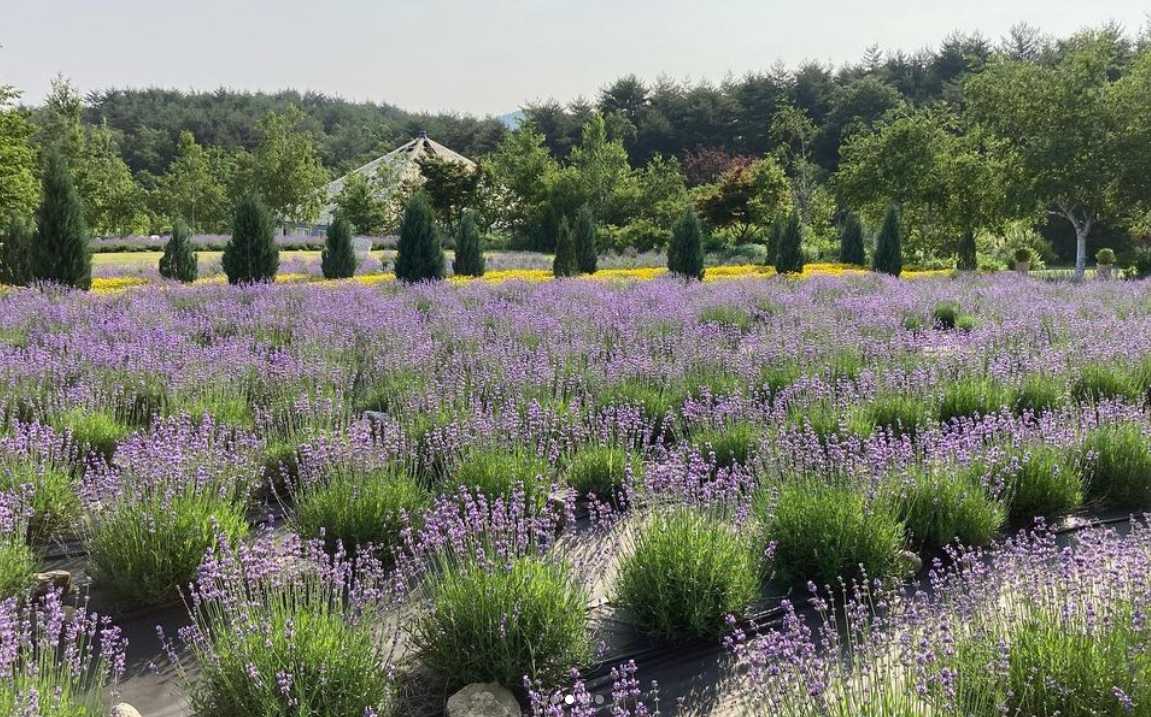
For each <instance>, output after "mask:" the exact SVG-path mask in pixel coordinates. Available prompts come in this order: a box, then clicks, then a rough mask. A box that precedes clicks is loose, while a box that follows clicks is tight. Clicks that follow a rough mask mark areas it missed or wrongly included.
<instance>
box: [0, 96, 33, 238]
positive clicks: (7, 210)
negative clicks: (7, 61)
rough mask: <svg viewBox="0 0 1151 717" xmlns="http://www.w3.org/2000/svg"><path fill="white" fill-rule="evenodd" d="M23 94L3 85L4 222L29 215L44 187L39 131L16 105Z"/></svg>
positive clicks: (0, 169)
mask: <svg viewBox="0 0 1151 717" xmlns="http://www.w3.org/2000/svg"><path fill="white" fill-rule="evenodd" d="M19 96H20V94H19V93H18V92H17V91H16V90H15V89H14V88H12V87H7V86H3V85H0V222H4V223H6V222H9V221H12V220H15V219H17V218H20V219H27V218H30V217H31V216H32V213H33V212H34V211H35V210H36V202H37V200H38V199H39V194H40V187H39V182H38V181H37V174H38V164H37V162H38V160H37V156H36V149H35V147H34V146H33V144H32V137H33V134H34V133H35V127H33V125H32V122H31V120H29V118H28V115H27V113H26V112H24V111H22V110H20V109H17V108H14V107H12V104H13V103H14V102H15V101H16V99H18V98H19Z"/></svg>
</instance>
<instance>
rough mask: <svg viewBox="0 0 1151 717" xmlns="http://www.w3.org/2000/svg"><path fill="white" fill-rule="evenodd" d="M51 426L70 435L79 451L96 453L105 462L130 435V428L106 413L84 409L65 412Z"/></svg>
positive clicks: (110, 458)
mask: <svg viewBox="0 0 1151 717" xmlns="http://www.w3.org/2000/svg"><path fill="white" fill-rule="evenodd" d="M53 425H54V426H55V427H56V428H58V429H60V430H63V431H67V432H68V433H69V434H71V436H72V440H73V441H74V442H75V443H76V446H77V447H79V448H80V449H81V450H83V451H90V452H92V453H98V454H99V455H101V456H103V458H104V460H107V461H111V460H112V456H113V455H114V454H115V453H116V446H117V445H118V444H119V443H120V441H123V440H124V439H125V438H127V437H128V436H129V435H131V433H132V429H131V428H129V427H128V426H126V425H124V424H123V423H121V422H120V421H119V419H117V418H116V416H114V415H113V414H111V413H109V412H108V411H103V410H89V409H84V408H73V409H71V410H69V411H66V412H65V413H63V414H61V415H60V416H58V417H57V418H56V420H55V421H54V422H53Z"/></svg>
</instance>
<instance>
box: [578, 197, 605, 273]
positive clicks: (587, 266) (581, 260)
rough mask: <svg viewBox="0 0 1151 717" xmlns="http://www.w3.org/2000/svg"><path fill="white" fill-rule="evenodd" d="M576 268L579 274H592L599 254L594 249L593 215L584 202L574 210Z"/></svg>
mask: <svg viewBox="0 0 1151 717" xmlns="http://www.w3.org/2000/svg"><path fill="white" fill-rule="evenodd" d="M573 232H574V234H575V253H576V268H577V269H579V273H581V274H594V273H595V272H596V268H597V264H598V263H599V256H598V253H597V251H596V241H595V239H596V226H595V215H594V214H593V213H592V210H591V207H589V206H587V205H586V204H585V205H584V206H582V207H580V210H579V211H578V212H576V219H575V227H574V229H573Z"/></svg>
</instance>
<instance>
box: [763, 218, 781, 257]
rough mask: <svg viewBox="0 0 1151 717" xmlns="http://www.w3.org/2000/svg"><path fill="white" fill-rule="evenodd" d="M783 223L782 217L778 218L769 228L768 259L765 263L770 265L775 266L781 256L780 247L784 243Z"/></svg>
mask: <svg viewBox="0 0 1151 717" xmlns="http://www.w3.org/2000/svg"><path fill="white" fill-rule="evenodd" d="M783 225H784V221H783V220H782V219H776V220H775V221H773V222H772V223H771V226H770V227H768V229H767V259H766V261H765V262H764V263H766V264H767V265H768V266H775V260H776V258H777V257H778V256H779V247H780V245H781V244H783Z"/></svg>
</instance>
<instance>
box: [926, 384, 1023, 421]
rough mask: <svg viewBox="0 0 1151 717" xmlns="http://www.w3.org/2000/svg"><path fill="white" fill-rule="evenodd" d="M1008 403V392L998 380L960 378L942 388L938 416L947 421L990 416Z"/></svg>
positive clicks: (1009, 395)
mask: <svg viewBox="0 0 1151 717" xmlns="http://www.w3.org/2000/svg"><path fill="white" fill-rule="evenodd" d="M1010 404H1011V394H1010V392H1009V391H1008V390H1007V388H1006V387H1005V386H1003V384H1001V383H999V382H998V381H995V380H993V379H990V378H970V379H960V380H957V381H952V382H951V383H950V384H948V386H947V387H946V388H945V389H944V390H943V395H942V396H941V397H940V400H939V413H938V418H939V420H940V421H943V422H947V421H952V420H955V419H958V418H976V417H980V416H990V415H991V414H993V413H997V412H998V411H999V410H1000V409H1002V408H1004V407H1005V406H1008V405H1010Z"/></svg>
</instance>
